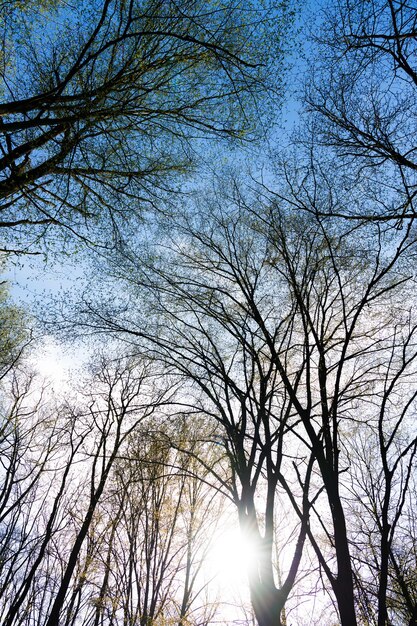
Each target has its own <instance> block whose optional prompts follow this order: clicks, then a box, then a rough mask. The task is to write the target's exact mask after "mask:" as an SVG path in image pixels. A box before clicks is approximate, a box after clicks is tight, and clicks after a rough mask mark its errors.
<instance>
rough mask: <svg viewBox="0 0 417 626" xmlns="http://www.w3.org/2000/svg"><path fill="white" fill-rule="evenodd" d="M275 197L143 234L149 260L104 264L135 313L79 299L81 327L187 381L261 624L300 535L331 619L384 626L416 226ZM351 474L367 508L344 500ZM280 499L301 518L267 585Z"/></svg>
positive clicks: (394, 536) (286, 588)
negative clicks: (224, 460)
mask: <svg viewBox="0 0 417 626" xmlns="http://www.w3.org/2000/svg"><path fill="white" fill-rule="evenodd" d="M283 195H284V194H281V201H280V202H278V201H277V200H276V198H273V199H272V200H271V201H270V202H268V203H267V204H266V205H265V204H264V205H262V204H261V203H260V200H259V198H255V199H252V200H251V201H248V200H247V199H245V198H244V197H242V195H241V194H238V193H237V192H235V197H234V202H232V203H231V201H230V198H229V199H228V200H226V199H225V198H224V196H223V197H220V203H219V204H217V205H215V203H213V202H210V203H209V204H208V207H207V208H206V210H203V211H202V213H201V215H196V216H195V217H193V218H192V217H190V216H189V214H188V215H186V216H184V218H183V219H182V220H178V221H177V222H176V223H173V224H171V226H170V228H169V229H167V231H165V238H164V239H163V240H162V238H161V233H160V232H159V233H158V237H159V242H160V248H158V250H159V252H160V254H159V255H157V254H156V252H155V249H154V248H153V249H152V254H150V255H149V257H148V258H146V255H145V254H144V251H143V250H142V249H140V250H139V251H138V254H137V256H136V255H135V253H134V252H131V253H130V255H127V256H126V257H125V259H124V262H123V263H122V262H121V259H120V258H118V260H117V266H116V264H115V267H114V269H113V271H114V276H115V277H117V279H118V280H119V281H120V280H123V279H126V281H128V284H129V285H131V286H132V285H134V289H135V291H134V295H135V296H136V297H139V298H140V308H139V304H138V306H137V308H136V309H135V306H134V295H133V294H131V296H130V300H129V303H128V306H127V305H124V304H123V300H122V299H121V303H120V308H119V309H114V308H113V310H111V311H110V310H109V309H107V310H104V309H103V308H102V309H100V308H97V306H95V305H94V304H93V303H92V302H91V300H90V299H89V301H88V307H87V308H86V309H85V312H86V313H87V318H84V319H85V323H86V324H87V325H89V326H90V328H91V327H93V328H94V329H95V330H102V331H104V332H111V333H113V334H116V335H117V336H119V337H125V338H126V340H127V341H129V343H132V341H136V342H138V344H139V346H140V349H141V350H143V349H144V345H145V346H146V349H147V350H148V351H149V353H150V354H152V357H153V358H154V359H160V360H162V361H163V362H164V363H165V364H167V365H168V366H169V368H170V370H172V371H175V370H177V372H178V375H179V376H180V379H181V380H184V381H188V385H187V387H186V386H185V384H183V387H182V393H183V394H184V395H185V394H186V397H187V403H189V404H190V406H191V407H192V410H198V411H199V412H203V413H205V414H206V415H208V416H210V417H211V419H213V420H215V421H217V423H218V425H219V427H220V428H221V430H222V437H223V445H224V448H225V451H226V453H227V455H228V457H229V461H230V468H231V470H232V472H233V476H234V482H233V484H232V488H231V489H230V493H231V495H232V497H233V499H234V502H235V504H236V505H237V508H238V510H239V518H240V523H241V525H242V527H243V528H248V527H249V528H250V532H252V533H254V536H255V537H256V539H257V540H258V546H259V552H258V564H257V569H256V571H255V572H252V573H250V586H251V597H252V602H253V606H254V610H255V614H256V617H257V620H258V623H259V624H260V625H261V626H262V625H263V624H268V625H269V624H276V623H279V620H280V613H282V609H283V607H284V604H285V602H286V601H287V599H288V597H289V594H290V590H291V588H292V587H293V585H294V584H296V572H297V568H299V567H300V563H301V559H302V556H301V554H300V553H301V550H302V546H303V542H304V536H306V537H308V540H309V543H310V545H311V547H312V549H313V551H314V553H315V556H316V563H317V564H318V566H319V568H320V570H321V571H322V572H324V574H325V576H326V577H327V580H328V585H326V589H327V590H328V591H329V593H330V594H331V596H332V597H333V598H334V599H335V602H336V605H337V610H338V614H339V619H340V622H341V624H342V625H343V626H353V625H355V624H359V623H367V622H366V620H368V621H371V623H375V624H378V626H382V624H386V623H387V622H388V619H389V617H388V607H389V604H390V597H391V593H390V591H389V587H390V585H391V584H393V581H395V580H396V579H397V578H398V580H401V581H402V583H403V585H404V594H405V596H404V598H405V599H406V596H407V592H406V589H407V584H408V583H407V582H406V581H407V576H406V575H405V572H404V573H403V574H401V573H400V572H399V569H400V568H399V567H398V564H399V560H398V559H396V557H395V553H396V551H397V549H398V548H397V547H396V546H397V545H399V544H397V542H400V541H401V534H402V531H401V526H402V523H403V521H404V522H405V520H406V517H407V515H408V511H407V507H406V506H405V502H407V498H408V497H409V496H410V497H411V492H410V488H411V486H412V480H411V477H412V476H414V472H415V450H416V442H417V440H416V438H415V433H414V431H413V429H412V426H411V424H412V419H413V411H414V409H413V406H414V397H415V392H414V390H413V387H412V383H411V381H412V379H413V376H414V369H415V368H414V364H415V357H416V351H415V319H414V315H413V313H410V312H409V311H408V310H405V309H404V307H403V306H402V304H401V302H402V300H403V299H404V297H405V294H407V293H408V291H407V290H408V289H409V288H411V287H409V285H410V284H411V283H410V281H411V276H410V266H409V264H408V263H409V261H408V258H409V256H408V255H409V254H411V251H412V250H414V248H415V243H416V240H415V230H414V225H413V221H412V220H410V221H408V222H407V223H406V228H405V230H404V232H401V231H392V230H390V229H387V230H385V231H384V230H383V229H382V228H381V227H380V226H378V225H377V224H368V225H366V226H363V228H362V230H360V231H359V232H357V231H356V230H349V229H347V228H346V229H343V228H341V226H340V224H338V222H337V220H334V219H330V218H328V217H327V218H324V217H320V215H319V214H318V213H317V211H316V210H314V207H310V209H311V210H310V211H309V212H307V213H306V212H305V213H304V214H303V215H300V213H299V212H298V210H297V208H298V207H297V204H296V201H295V200H294V198H292V197H290V196H287V201H286V202H285V201H284V199H283ZM327 199H328V201H329V202H330V201H331V196H330V199H329V197H327ZM228 202H229V206H227V203H228ZM230 203H231V206H230ZM294 205H295V209H293V208H292V207H293V206H294ZM327 208H328V211H327V213H328V214H331V212H332V206H331V205H330V206H328V207H327ZM138 260H140V262H138ZM126 284H127V283H126ZM87 309H88V310H87ZM139 311H140V313H139ZM188 398H189V399H188ZM394 398H395V400H394ZM183 402H184V403H185V400H183ZM355 441H356V442H357V441H368V442H371V441H372V442H373V443H372V446H373V449H374V451H375V454H376V455H377V458H378V460H377V461H376V460H375V461H373V462H372V463H370V464H369V463H368V465H367V462H366V459H365V458H364V457H361V455H360V454H359V449H360V448H359V447H358V448H356V447H355V445H354V443H355ZM377 466H378V467H380V474H379V478H377V477H376V476H375V474H374V470H375V468H376V467H377ZM358 467H359V468H360V471H361V472H363V474H362V475H363V477H364V478H363V480H364V481H368V482H367V484H369V485H370V486H371V489H373V490H374V491H373V492H372V493H375V494H376V498H377V499H376V501H375V502H374V503H372V501H371V495H372V494H371V493H370V492H368V494H367V496H366V497H365V495H364V493H363V492H359V491H358V490H357V489H356V488H355V485H356V480H357V476H358ZM365 477H367V478H365ZM379 480H380V481H381V482H380V484H379ZM278 494H279V496H280V497H281V498H283V499H287V501H288V502H289V503H290V504H291V506H292V507H293V510H294V512H295V515H296V518H295V520H294V523H295V527H296V528H297V523H298V539H297V541H296V542H295V546H294V548H293V549H294V555H293V556H294V558H293V560H292V562H291V565H290V566H287V570H286V577H284V582H283V583H282V585H280V586H279V587H277V585H276V580H275V579H274V577H273V560H272V557H271V554H272V539H273V537H272V532H271V531H272V529H273V527H274V515H273V511H274V502H275V500H276V498H277V497H278ZM257 496H259V497H257ZM375 507H376V508H375ZM261 511H262V512H261ZM372 516H373V517H372ZM358 519H361V520H362V525H359V526H358V524H357V520H358ZM376 522H377V523H376ZM375 523H376V527H375V528H376V529H377V532H378V537H379V540H378V543H377V544H376V545H375V542H374V541H373V542H372V544H371V545H372V547H371V546H370V545H369V537H370V534H371V528H373V527H374V524H375ZM364 546H368V548H365V553H363V549H364ZM361 548H362V550H361ZM395 564H397V568H396V565H395ZM309 575H310V577H313V579H314V577H315V576H316V575H317V574H315V573H314V568H311V567H310V570H309ZM370 579H372V581H373V582H372V584H369V581H370ZM408 580H409V577H408ZM395 584H396V585H397V588H398V583H395ZM413 593H414V592H413V588H412V587H410V591H409V592H408V594H409V599H411V598H412V597H413ZM365 606H366V607H367V608H368V611H367V614H366V615H365V613H364V612H363V609H364V607H365ZM409 606H410V609H409V611H410V612H409V614H408V615H409V619H411V620H412V619H414V617H413V610H414V605H413V602H412V601H411V602H410V603H409ZM412 623H414V622H413V621H410V624H412Z"/></svg>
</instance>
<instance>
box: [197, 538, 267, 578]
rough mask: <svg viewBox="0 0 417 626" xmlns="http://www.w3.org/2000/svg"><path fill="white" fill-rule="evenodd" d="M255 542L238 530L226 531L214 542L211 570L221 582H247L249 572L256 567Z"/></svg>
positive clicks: (211, 551) (211, 552) (211, 553)
mask: <svg viewBox="0 0 417 626" xmlns="http://www.w3.org/2000/svg"><path fill="white" fill-rule="evenodd" d="M256 556H257V548H256V544H255V541H254V540H252V539H251V538H250V537H244V536H243V535H242V533H241V532H240V530H239V529H238V528H230V529H226V530H224V531H222V532H221V534H219V535H218V537H217V538H216V539H215V540H214V542H213V546H212V548H211V550H210V555H209V561H210V569H211V570H212V572H213V574H214V576H215V577H216V578H218V579H219V582H222V581H227V582H228V583H229V582H230V581H232V580H233V581H235V584H241V583H242V581H245V583H246V581H247V575H248V572H250V570H251V569H252V568H254V567H256V561H257V559H256Z"/></svg>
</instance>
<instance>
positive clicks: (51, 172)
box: [0, 0, 290, 251]
mask: <svg viewBox="0 0 417 626" xmlns="http://www.w3.org/2000/svg"><path fill="white" fill-rule="evenodd" d="M0 11H1V14H0V18H1V19H0V26H1V27H3V31H4V32H3V35H2V38H3V40H4V42H5V56H4V58H3V60H2V69H1V79H2V85H1V90H2V93H3V99H4V101H3V103H2V104H1V105H0V120H1V122H0V124H1V128H0V135H1V156H0V171H1V172H2V174H1V179H0V197H1V199H2V200H1V202H2V208H1V211H2V217H1V221H0V227H1V228H2V229H3V233H4V234H5V235H6V236H9V237H10V239H11V241H14V247H16V246H17V245H19V248H18V250H20V251H25V250H28V251H31V250H32V249H33V248H35V249H36V247H38V246H39V244H40V242H42V240H43V239H44V238H45V235H46V234H47V233H48V231H49V229H50V228H51V227H54V226H62V227H63V228H64V230H65V231H66V233H67V234H69V235H70V234H75V235H77V236H79V237H82V238H85V239H86V240H87V241H93V242H95V243H101V244H102V245H109V244H110V242H113V243H114V242H116V241H117V240H118V239H119V237H120V235H121V231H124V230H125V229H127V231H126V233H127V234H129V226H127V225H126V221H127V220H128V216H129V215H130V216H136V218H138V219H139V220H140V219H141V218H142V217H143V215H144V213H145V208H146V207H148V208H149V207H150V206H152V205H153V204H155V202H156V201H157V199H158V195H159V194H161V193H163V191H164V190H165V189H166V186H167V185H168V184H169V183H168V182H167V176H168V177H169V175H170V174H174V175H175V176H176V177H178V175H179V174H180V173H181V172H182V171H184V170H185V169H188V168H189V166H190V163H191V153H192V146H191V144H192V142H193V141H194V140H195V139H196V138H203V137H207V136H217V137H241V136H242V135H244V134H246V135H247V136H248V137H249V136H251V135H253V133H254V132H255V130H256V126H257V122H258V121H259V116H261V117H262V115H263V112H264V110H265V109H264V106H263V105H260V108H257V105H256V103H257V102H259V99H260V98H262V97H263V95H265V94H269V96H271V95H272V93H274V91H275V92H276V91H277V89H278V91H279V85H278V86H277V81H275V86H274V85H273V84H272V82H273V81H272V73H271V70H270V60H271V59H274V62H276V61H277V59H281V58H282V42H283V37H284V33H285V32H286V28H287V26H288V22H289V16H290V12H288V11H287V4H286V2H283V3H282V4H277V3H273V5H271V7H270V8H263V5H262V4H261V3H257V2H253V3H252V2H249V3H248V2H245V3H241V2H238V3H232V2H226V1H222V2H220V3H218V2H211V1H210V2H206V1H204V2H203V1H201V0H198V1H195V0H181V1H180V2H176V1H173V0H172V1H171V0H168V1H166V0H164V1H163V2H162V1H161V0H95V1H94V2H88V3H86V2H81V3H76V4H75V5H68V3H61V2H47V3H45V2H31V3H30V4H29V5H28V6H27V7H26V9H25V10H23V8H22V7H21V4H20V3H16V2H11V3H2V5H1V7H0ZM45 24H46V28H45ZM278 83H279V79H278ZM194 145H195V144H194ZM126 233H125V234H126ZM16 242H18V244H17V243H16Z"/></svg>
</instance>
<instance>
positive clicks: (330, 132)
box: [306, 0, 417, 221]
mask: <svg viewBox="0 0 417 626" xmlns="http://www.w3.org/2000/svg"><path fill="white" fill-rule="evenodd" d="M322 18H323V19H322V25H321V29H320V30H319V32H318V33H316V42H317V44H318V54H317V59H316V62H314V63H313V65H312V66H311V67H310V69H309V76H308V78H307V82H308V88H307V95H306V101H307V111H309V112H310V114H312V124H311V128H312V133H313V134H314V142H315V143H316V144H317V143H318V144H322V145H325V146H327V147H328V148H330V151H329V152H328V153H327V156H326V157H325V158H326V159H329V160H332V161H333V163H334V164H338V165H339V166H341V165H347V171H346V177H345V184H349V183H348V182H347V181H348V179H350V187H351V189H353V188H354V187H355V185H357V184H358V180H359V181H360V180H361V179H362V182H361V183H360V184H363V179H364V176H365V178H368V179H371V180H372V179H373V181H375V178H377V179H378V180H377V183H378V185H379V190H378V188H377V185H375V193H378V197H379V199H380V202H379V205H376V204H374V205H373V210H372V211H370V210H369V208H367V207H366V206H364V205H362V207H360V208H359V211H357V210H356V207H355V208H353V207H349V205H347V206H345V207H344V208H343V213H344V216H345V217H354V216H356V217H359V216H361V217H365V218H367V219H382V220H388V221H391V220H394V221H398V220H401V219H403V218H405V217H414V216H415V215H416V211H415V195H416V177H415V174H416V171H417V162H416V131H417V127H416V115H417V111H416V107H415V102H416V87H417V68H416V65H415V54H416V49H417V48H416V46H417V29H416V24H417V23H416V7H415V5H414V3H413V2H408V1H404V0H372V1H371V2H351V0H342V1H341V2H337V3H329V5H328V7H327V8H326V10H325V12H323V15H322ZM322 158H323V156H322ZM363 168H365V169H363Z"/></svg>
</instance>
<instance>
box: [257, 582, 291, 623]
mask: <svg viewBox="0 0 417 626" xmlns="http://www.w3.org/2000/svg"><path fill="white" fill-rule="evenodd" d="M249 586H250V595H251V601H252V607H253V610H254V613H255V617H256V621H257V622H258V625H259V626H283V623H282V621H281V614H282V610H283V608H284V605H285V601H283V599H282V597H281V593H280V591H279V590H278V589H277V588H276V587H275V586H271V585H266V584H262V583H259V582H258V583H255V582H254V581H250V584H249Z"/></svg>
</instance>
